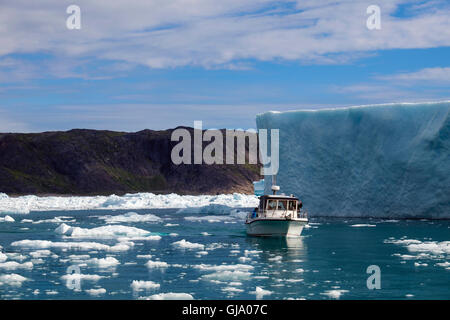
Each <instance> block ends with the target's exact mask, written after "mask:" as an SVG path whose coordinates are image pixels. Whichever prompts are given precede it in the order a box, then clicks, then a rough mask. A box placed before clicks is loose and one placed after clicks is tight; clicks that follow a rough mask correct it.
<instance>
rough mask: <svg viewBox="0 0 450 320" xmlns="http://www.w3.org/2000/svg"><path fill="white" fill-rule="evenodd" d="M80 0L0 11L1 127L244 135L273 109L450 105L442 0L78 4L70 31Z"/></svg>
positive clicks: (447, 15)
mask: <svg viewBox="0 0 450 320" xmlns="http://www.w3.org/2000/svg"><path fill="white" fill-rule="evenodd" d="M72 3H73V2H67V3H65V2H64V1H53V0H45V1H42V2H40V3H39V4H33V5H30V4H27V2H26V1H10V3H9V4H0V9H1V10H0V131H2V132H5V131H22V132H37V131H49V130H67V129H71V128H92V129H111V130H123V131H137V130H142V129H145V128H150V129H165V128H173V127H176V126H178V125H189V126H192V125H193V121H194V120H203V123H204V126H205V127H209V128H210V127H216V128H217V127H220V128H224V127H226V128H244V129H248V128H253V127H255V114H257V113H262V112H265V111H269V110H278V111H283V110H296V109H316V108H324V107H343V106H349V105H360V104H376V103H388V102H412V101H440V100H450V90H449V85H450V63H449V62H448V61H449V57H450V4H449V3H448V1H440V0H430V1H419V0H409V1H408V0H389V1H388V0H379V1H344V0H343V1H331V0H316V1H309V0H308V1H300V0H299V1H270V0H252V1H246V0H241V1H235V0H228V1H221V2H220V3H218V2H217V1H212V0H188V1H186V0H185V1H181V0H172V1H160V0H152V1H138V0H128V1H117V2H116V4H115V5H114V6H113V5H111V4H110V3H109V2H108V1H96V2H95V4H94V3H93V2H92V1H91V2H89V1H78V3H77V4H78V5H79V6H80V8H81V14H82V16H81V30H68V29H67V28H66V27H65V19H66V18H67V17H68V14H66V12H65V8H66V7H67V6H68V5H69V4H72ZM372 4H377V5H379V6H380V8H381V23H382V24H381V30H369V29H367V27H366V20H367V18H368V15H367V13H366V8H367V7H368V6H369V5H372Z"/></svg>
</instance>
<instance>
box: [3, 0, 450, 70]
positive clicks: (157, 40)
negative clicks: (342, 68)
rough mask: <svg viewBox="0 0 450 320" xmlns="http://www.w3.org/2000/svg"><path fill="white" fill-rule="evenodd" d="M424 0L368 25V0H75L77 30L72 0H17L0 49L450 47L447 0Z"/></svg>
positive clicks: (96, 53) (145, 55) (248, 52)
mask: <svg viewBox="0 0 450 320" xmlns="http://www.w3.org/2000/svg"><path fill="white" fill-rule="evenodd" d="M421 3H422V2H421V1H418V0H378V1H377V4H378V5H379V6H380V7H381V14H382V29H381V30H379V31H369V30H368V29H367V28H366V19H367V14H366V8H367V6H368V5H369V4H371V3H368V2H367V1H353V0H351V1H350V0H340V1H339V0H333V1H332V0H314V1H313V0H298V1H273V0H228V1H217V0H172V1H168V0H151V1H138V0H126V1H125V0H121V1H106V0H97V1H87V0H79V1H77V5H79V6H80V7H81V19H82V20H81V27H82V29H81V30H68V29H66V27H65V19H66V18H67V16H68V15H67V14H66V12H65V9H66V6H67V5H69V4H70V3H64V2H63V3H61V1H57V0H42V1H39V2H34V3H30V2H29V1H26V0H17V1H11V2H9V3H2V4H1V5H0V6H1V7H0V9H1V10H0V55H7V54H11V53H35V52H45V53H50V54H52V55H55V56H57V57H58V58H60V59H61V60H62V61H66V59H69V60H70V59H71V58H80V57H81V58H86V59H92V57H95V58H98V59H110V60H116V61H123V62H127V63H131V64H141V65H146V66H149V67H152V68H170V67H178V66H186V65H197V66H203V67H207V68H217V67H224V68H235V67H236V66H238V67H242V65H241V64H238V63H237V62H239V60H246V59H257V60H261V61H267V60H278V59H281V60H298V61H302V62H307V63H310V62H313V63H340V62H341V61H345V60H347V59H349V58H348V57H352V56H354V55H356V56H358V54H361V53H364V52H370V51H373V50H383V49H405V48H431V47H439V46H449V45H450V15H448V9H449V7H450V4H449V3H448V1H446V0H440V1H438V0H436V1H433V5H431V6H430V5H428V6H423V5H422V6H421ZM399 5H410V8H409V10H407V13H408V15H407V17H404V18H399V17H397V16H396V11H397V9H398V6H399ZM244 67H246V66H245V65H244ZM0 68H1V67H0ZM55 69H56V70H57V69H58V68H57V67H55V66H54V67H53V70H55ZM62 71H64V72H62V74H65V75H70V74H71V73H70V72H68V71H67V70H62Z"/></svg>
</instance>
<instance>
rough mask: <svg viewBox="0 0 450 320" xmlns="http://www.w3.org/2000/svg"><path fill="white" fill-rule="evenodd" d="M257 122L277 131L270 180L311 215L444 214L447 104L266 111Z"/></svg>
mask: <svg viewBox="0 0 450 320" xmlns="http://www.w3.org/2000/svg"><path fill="white" fill-rule="evenodd" d="M256 122H257V126H258V129H280V169H279V172H278V175H277V184H278V185H280V186H281V191H282V192H284V193H286V194H289V193H294V194H296V195H297V196H299V197H300V198H301V199H302V201H303V203H304V205H305V207H306V208H307V210H308V212H309V214H310V216H347V217H402V218H450V102H440V103H423V104H389V105H375V106H363V107H351V108H342V109H328V110H318V111H295V112H282V113H274V112H269V113H265V114H261V115H258V116H257V119H256ZM265 181H266V183H265V187H266V188H265V189H266V193H268V192H270V183H271V179H270V177H267V178H266V179H265Z"/></svg>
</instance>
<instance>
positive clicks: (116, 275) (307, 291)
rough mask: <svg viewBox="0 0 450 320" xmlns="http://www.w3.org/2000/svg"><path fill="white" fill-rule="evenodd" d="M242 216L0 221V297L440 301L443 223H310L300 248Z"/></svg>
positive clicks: (172, 213)
mask: <svg viewBox="0 0 450 320" xmlns="http://www.w3.org/2000/svg"><path fill="white" fill-rule="evenodd" d="M250 210H251V208H248V209H243V208H239V209H230V210H228V212H227V211H226V210H218V211H214V208H212V209H211V208H210V210H206V211H205V209H204V208H197V209H196V208H188V209H181V210H180V209H175V208H171V209H140V210H127V209H117V210H111V209H103V210H78V211H73V210H72V211H67V210H58V211H33V210H32V211H30V212H29V213H27V214H10V215H9V216H7V215H6V214H0V246H1V247H2V249H1V251H2V253H1V254H0V298H1V299H170V298H175V299H189V298H193V299H449V298H450V241H448V240H449V235H450V221H448V220H381V219H346V218H312V219H311V221H310V223H309V225H308V226H307V227H306V228H305V229H304V230H303V233H302V235H301V237H293V238H259V237H249V236H247V235H246V232H245V224H244V219H245V215H246V212H247V211H250ZM13 220H14V221H13ZM373 265H375V266H378V267H379V270H380V272H379V285H380V289H369V288H368V286H367V281H368V278H369V277H370V276H371V274H369V273H367V268H368V267H369V266H373Z"/></svg>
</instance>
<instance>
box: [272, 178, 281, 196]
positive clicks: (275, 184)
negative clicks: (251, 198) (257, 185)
mask: <svg viewBox="0 0 450 320" xmlns="http://www.w3.org/2000/svg"><path fill="white" fill-rule="evenodd" d="M279 190H280V186H277V175H276V174H273V175H272V191H273V195H276V194H277V191H279Z"/></svg>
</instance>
